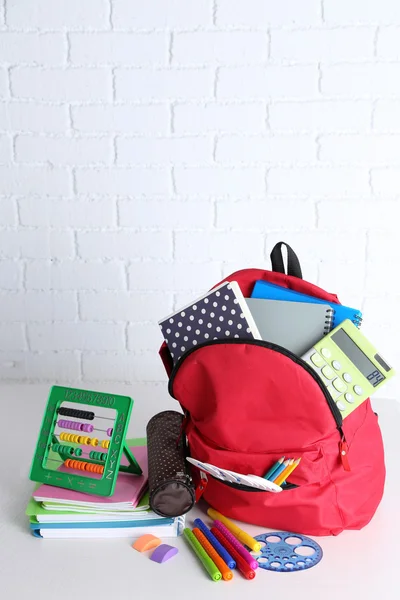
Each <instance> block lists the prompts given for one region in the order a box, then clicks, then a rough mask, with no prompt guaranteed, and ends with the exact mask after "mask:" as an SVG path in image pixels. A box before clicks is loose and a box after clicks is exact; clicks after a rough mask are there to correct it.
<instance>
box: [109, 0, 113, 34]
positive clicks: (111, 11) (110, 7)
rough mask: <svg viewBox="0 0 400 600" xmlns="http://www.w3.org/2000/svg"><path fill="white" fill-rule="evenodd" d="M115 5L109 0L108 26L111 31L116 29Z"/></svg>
mask: <svg viewBox="0 0 400 600" xmlns="http://www.w3.org/2000/svg"><path fill="white" fill-rule="evenodd" d="M113 8H114V3H113V0H108V24H109V27H110V29H111V30H112V29H114V13H113Z"/></svg>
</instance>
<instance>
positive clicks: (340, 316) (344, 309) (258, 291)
mask: <svg viewBox="0 0 400 600" xmlns="http://www.w3.org/2000/svg"><path fill="white" fill-rule="evenodd" d="M251 297H252V298H264V299H267V300H286V301H288V302H306V303H310V304H329V306H330V307H331V308H332V309H333V311H334V314H333V327H334V328H335V327H337V326H338V325H340V323H342V322H343V321H344V320H345V319H349V320H350V321H352V322H353V323H354V325H355V326H356V327H358V328H360V326H361V323H362V312H361V311H360V310H358V309H357V308H352V307H351V306H344V305H343V304H335V303H334V302H329V301H328V300H322V299H321V298H315V296H308V295H307V294H302V293H301V292H295V291H294V290H289V289H288V288H284V287H282V286H281V285H276V284H274V283H270V282H269V281H262V280H259V281H256V283H255V286H254V288H253V292H252V294H251Z"/></svg>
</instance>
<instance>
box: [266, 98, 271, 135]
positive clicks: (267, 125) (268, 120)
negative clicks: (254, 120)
mask: <svg viewBox="0 0 400 600" xmlns="http://www.w3.org/2000/svg"><path fill="white" fill-rule="evenodd" d="M270 107H271V104H266V105H265V121H264V124H265V130H266V131H272V130H271V122H270V112H269V109H270Z"/></svg>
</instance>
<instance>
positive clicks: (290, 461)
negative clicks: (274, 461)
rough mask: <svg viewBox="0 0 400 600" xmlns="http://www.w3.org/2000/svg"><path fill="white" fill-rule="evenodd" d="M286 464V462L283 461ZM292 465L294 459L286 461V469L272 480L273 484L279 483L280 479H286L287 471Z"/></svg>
mask: <svg viewBox="0 0 400 600" xmlns="http://www.w3.org/2000/svg"><path fill="white" fill-rule="evenodd" d="M285 462H286V461H285ZM293 463H294V458H291V459H290V460H288V461H287V465H286V467H285V468H284V469H283V471H282V472H281V473H280V474H279V475H278V476H277V477H276V478H275V479H274V483H276V482H277V481H280V480H281V479H282V477H283V479H282V481H283V480H284V479H285V478H286V473H287V472H288V471H289V469H290V467H291V466H292V464H293ZM276 485H279V483H276Z"/></svg>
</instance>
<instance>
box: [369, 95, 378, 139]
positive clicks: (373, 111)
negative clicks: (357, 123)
mask: <svg viewBox="0 0 400 600" xmlns="http://www.w3.org/2000/svg"><path fill="white" fill-rule="evenodd" d="M377 107H378V100H373V102H372V109H371V122H370V127H371V132H373V131H374V123H375V113H376V110H377Z"/></svg>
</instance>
